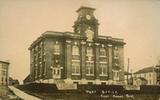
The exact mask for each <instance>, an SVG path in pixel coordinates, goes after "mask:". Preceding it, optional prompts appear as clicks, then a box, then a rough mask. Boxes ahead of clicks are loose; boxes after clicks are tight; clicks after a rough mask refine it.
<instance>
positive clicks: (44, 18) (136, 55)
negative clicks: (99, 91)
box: [0, 0, 160, 81]
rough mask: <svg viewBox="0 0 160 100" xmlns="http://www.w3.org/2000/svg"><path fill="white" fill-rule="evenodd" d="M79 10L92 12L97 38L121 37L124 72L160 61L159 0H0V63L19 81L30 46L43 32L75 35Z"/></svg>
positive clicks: (25, 70) (25, 72) (27, 67)
mask: <svg viewBox="0 0 160 100" xmlns="http://www.w3.org/2000/svg"><path fill="white" fill-rule="evenodd" d="M80 6H88V7H93V8H96V11H95V16H96V18H97V19H98V21H99V23H100V25H99V34H100V35H105V36H112V37H117V38H123V39H124V41H125V42H126V45H125V49H124V55H125V58H124V60H125V68H126V66H127V59H128V58H130V70H131V69H132V71H133V72H135V71H137V70H139V69H141V68H144V67H149V66H152V65H155V64H157V62H158V59H160V44H159V43H160V39H159V37H160V0H0V60H3V61H9V62H10V63H11V64H10V69H9V72H10V76H11V77H13V78H16V79H19V80H20V81H22V80H23V79H24V78H25V77H26V76H27V75H28V74H29V71H30V52H29V50H28V48H29V46H30V44H31V43H33V41H34V40H36V39H37V37H39V36H40V35H41V34H42V33H44V32H45V31H47V30H50V31H60V32H65V31H71V32H72V31H73V28H72V26H73V24H74V21H75V20H76V18H77V13H76V10H77V9H78V8H79V7H80Z"/></svg>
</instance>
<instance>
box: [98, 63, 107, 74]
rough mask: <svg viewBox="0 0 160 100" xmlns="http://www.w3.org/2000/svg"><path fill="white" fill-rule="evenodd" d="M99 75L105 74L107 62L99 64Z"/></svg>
mask: <svg viewBox="0 0 160 100" xmlns="http://www.w3.org/2000/svg"><path fill="white" fill-rule="evenodd" d="M99 68H100V75H107V64H100V67H99Z"/></svg>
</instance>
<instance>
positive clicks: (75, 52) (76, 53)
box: [72, 45, 79, 55]
mask: <svg viewBox="0 0 160 100" xmlns="http://www.w3.org/2000/svg"><path fill="white" fill-rule="evenodd" d="M72 55H79V48H78V46H75V45H74V46H72Z"/></svg>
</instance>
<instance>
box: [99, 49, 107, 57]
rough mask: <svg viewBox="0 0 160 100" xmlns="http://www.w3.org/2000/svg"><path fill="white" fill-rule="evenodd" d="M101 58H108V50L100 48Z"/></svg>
mask: <svg viewBox="0 0 160 100" xmlns="http://www.w3.org/2000/svg"><path fill="white" fill-rule="evenodd" d="M99 56H106V50H105V48H100V54H99Z"/></svg>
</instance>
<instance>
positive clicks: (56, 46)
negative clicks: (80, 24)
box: [54, 44, 60, 55]
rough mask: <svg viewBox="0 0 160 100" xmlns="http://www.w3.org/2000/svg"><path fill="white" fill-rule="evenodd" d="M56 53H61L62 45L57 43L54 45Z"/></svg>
mask: <svg viewBox="0 0 160 100" xmlns="http://www.w3.org/2000/svg"><path fill="white" fill-rule="evenodd" d="M54 54H55V55H59V54H60V45H58V44H55V45H54Z"/></svg>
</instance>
